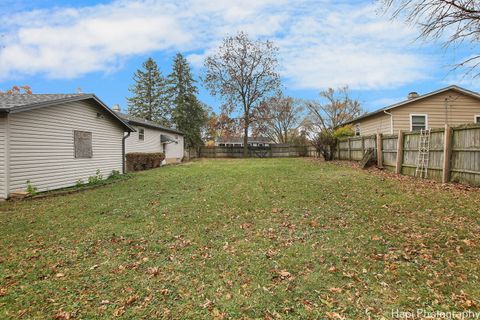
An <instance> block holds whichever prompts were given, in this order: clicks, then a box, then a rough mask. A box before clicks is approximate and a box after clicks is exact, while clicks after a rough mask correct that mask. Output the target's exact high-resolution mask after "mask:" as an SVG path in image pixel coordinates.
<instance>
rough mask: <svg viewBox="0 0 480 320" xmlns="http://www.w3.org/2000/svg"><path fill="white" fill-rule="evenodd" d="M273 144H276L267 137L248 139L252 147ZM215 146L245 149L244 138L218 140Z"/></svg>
mask: <svg viewBox="0 0 480 320" xmlns="http://www.w3.org/2000/svg"><path fill="white" fill-rule="evenodd" d="M271 144H275V142H274V141H272V140H271V139H268V138H266V137H248V145H249V146H252V147H268V146H269V145H271ZM215 146H218V147H243V137H229V138H222V137H221V138H217V139H216V140H215Z"/></svg>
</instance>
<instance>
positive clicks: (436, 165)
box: [337, 124, 480, 186]
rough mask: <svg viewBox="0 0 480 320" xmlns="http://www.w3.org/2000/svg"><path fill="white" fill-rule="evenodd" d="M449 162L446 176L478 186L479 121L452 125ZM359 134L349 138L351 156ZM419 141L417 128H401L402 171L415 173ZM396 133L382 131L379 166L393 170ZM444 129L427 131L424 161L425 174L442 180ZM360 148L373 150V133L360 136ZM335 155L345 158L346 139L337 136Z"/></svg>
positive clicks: (356, 156) (479, 164)
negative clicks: (380, 164) (426, 155)
mask: <svg viewBox="0 0 480 320" xmlns="http://www.w3.org/2000/svg"><path fill="white" fill-rule="evenodd" d="M452 130H453V131H452V139H451V140H452V141H451V149H450V152H451V162H450V166H447V168H448V167H449V169H450V172H449V173H450V174H448V175H447V176H449V177H450V180H451V181H453V182H460V183H466V184H470V185H475V186H480V125H478V124H476V125H466V126H461V127H454V128H452ZM359 139H360V138H357V137H355V138H351V150H350V153H351V154H352V160H358V156H359V154H358V153H359V152H361V149H360V148H358V146H359V142H358V141H361V140H359ZM419 142H420V133H419V132H405V134H404V141H403V157H402V158H401V159H400V164H401V170H400V172H401V173H402V174H404V175H410V176H415V171H416V167H417V157H418V147H419ZM397 143H398V135H397V134H394V135H391V134H384V135H382V160H383V166H384V167H385V168H386V169H388V170H394V169H395V166H396V154H397ZM444 143H445V129H443V128H442V129H432V130H431V134H430V153H429V165H428V178H429V179H434V180H437V181H442V178H443V167H444ZM363 145H364V150H366V149H367V148H374V149H375V150H376V148H377V146H376V138H375V136H365V137H363ZM337 146H338V148H339V150H338V158H339V159H341V160H348V159H349V152H348V141H346V140H345V139H343V140H340V141H339V143H338V144H337Z"/></svg>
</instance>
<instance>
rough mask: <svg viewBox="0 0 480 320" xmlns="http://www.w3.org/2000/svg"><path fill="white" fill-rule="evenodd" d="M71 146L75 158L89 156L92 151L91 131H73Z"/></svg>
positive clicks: (91, 154)
mask: <svg viewBox="0 0 480 320" xmlns="http://www.w3.org/2000/svg"><path fill="white" fill-rule="evenodd" d="M73 147H74V150H75V158H76V159H82V158H91V157H92V156H93V151H92V133H91V132H87V131H77V130H75V131H73Z"/></svg>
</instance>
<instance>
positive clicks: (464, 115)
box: [391, 90, 480, 132]
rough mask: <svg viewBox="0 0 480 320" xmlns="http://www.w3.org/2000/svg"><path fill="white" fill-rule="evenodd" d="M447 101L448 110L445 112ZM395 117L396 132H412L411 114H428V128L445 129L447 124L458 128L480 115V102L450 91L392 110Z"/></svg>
mask: <svg viewBox="0 0 480 320" xmlns="http://www.w3.org/2000/svg"><path fill="white" fill-rule="evenodd" d="M445 99H447V103H448V108H447V112H446V111H445ZM391 112H392V114H393V116H394V125H393V127H394V130H395V132H397V131H399V130H407V131H410V115H411V114H427V115H428V127H429V128H431V129H433V128H443V127H444V126H445V124H447V123H448V124H450V125H451V126H458V125H462V124H466V123H473V122H474V116H475V115H476V114H480V100H478V99H475V98H473V97H470V96H467V95H464V94H462V93H459V92H457V91H454V90H449V91H446V92H443V93H440V94H437V95H434V96H431V97H428V98H425V99H421V100H419V101H415V102H412V103H410V104H407V105H405V106H401V107H398V108H395V109H392V110H391Z"/></svg>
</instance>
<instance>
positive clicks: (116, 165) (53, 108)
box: [0, 94, 134, 199]
mask: <svg viewBox="0 0 480 320" xmlns="http://www.w3.org/2000/svg"><path fill="white" fill-rule="evenodd" d="M133 131H134V129H133V128H132V127H131V126H130V125H129V124H127V123H126V122H125V121H124V120H122V119H121V118H120V117H118V116H117V114H116V113H115V112H113V111H112V110H110V109H109V108H108V107H107V106H106V105H105V104H104V103H103V102H102V101H100V99H98V98H97V97H96V96H95V95H93V94H14V95H7V94H0V199H6V198H8V197H9V195H10V194H11V193H12V192H14V191H17V190H18V191H25V189H26V188H27V185H31V186H32V187H35V188H37V190H38V191H47V190H53V189H58V188H64V187H69V186H73V185H75V184H76V183H77V181H80V180H82V181H83V182H86V181H87V180H88V178H89V177H91V176H95V175H96V174H97V171H98V172H100V174H102V176H103V177H105V178H106V177H108V175H109V174H111V173H112V171H118V172H122V170H123V167H124V162H123V159H124V156H123V152H124V137H125V136H126V133H127V134H128V133H130V132H133Z"/></svg>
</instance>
